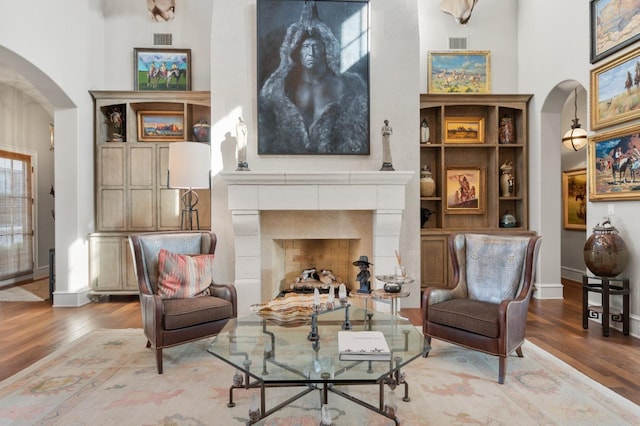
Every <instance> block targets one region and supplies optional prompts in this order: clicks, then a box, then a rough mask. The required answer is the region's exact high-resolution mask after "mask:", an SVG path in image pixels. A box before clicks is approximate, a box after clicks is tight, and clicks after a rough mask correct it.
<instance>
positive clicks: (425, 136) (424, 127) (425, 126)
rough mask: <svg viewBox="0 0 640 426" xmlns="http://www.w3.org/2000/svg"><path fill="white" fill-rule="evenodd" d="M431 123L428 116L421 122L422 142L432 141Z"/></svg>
mask: <svg viewBox="0 0 640 426" xmlns="http://www.w3.org/2000/svg"><path fill="white" fill-rule="evenodd" d="M430 133H431V132H430V130H429V123H428V122H427V119H426V118H423V119H422V121H421V122H420V143H431V139H430V136H431V135H430Z"/></svg>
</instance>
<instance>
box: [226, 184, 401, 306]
mask: <svg viewBox="0 0 640 426" xmlns="http://www.w3.org/2000/svg"><path fill="white" fill-rule="evenodd" d="M413 175H414V172H412V171H351V172H303V171H292V172H284V171H257V172H256V171H247V172H224V173H221V177H222V178H223V179H224V180H225V181H226V183H227V185H228V194H229V210H230V211H231V215H232V222H233V229H234V240H235V253H236V255H235V277H236V278H235V285H236V290H237V292H238V312H239V313H247V312H249V307H250V306H251V305H252V304H256V303H260V302H261V301H262V300H261V297H263V296H264V295H262V294H261V289H262V287H261V272H262V268H263V267H264V265H262V256H261V231H260V211H262V210H270V211H273V210H283V211H296V210H333V211H335V210H340V211H344V210H369V211H372V212H373V229H372V230H371V232H372V241H373V263H374V264H375V265H377V267H378V268H380V269H378V270H391V271H392V270H393V265H394V264H395V262H396V257H395V250H397V249H398V248H399V239H400V228H401V225H402V214H403V212H404V209H405V187H406V184H407V183H408V182H409V180H410V179H411V178H412V177H413Z"/></svg>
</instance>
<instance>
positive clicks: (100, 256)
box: [89, 237, 123, 291]
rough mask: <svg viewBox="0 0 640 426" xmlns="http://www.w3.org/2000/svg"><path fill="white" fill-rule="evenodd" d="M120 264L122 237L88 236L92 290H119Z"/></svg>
mask: <svg viewBox="0 0 640 426" xmlns="http://www.w3.org/2000/svg"><path fill="white" fill-rule="evenodd" d="M122 266H123V265H122V237H90V238H89V276H90V285H91V289H92V290H95V291H107V290H121V289H122V286H123V282H122Z"/></svg>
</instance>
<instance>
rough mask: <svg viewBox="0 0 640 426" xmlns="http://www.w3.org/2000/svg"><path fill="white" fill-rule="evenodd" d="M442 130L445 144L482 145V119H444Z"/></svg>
mask: <svg viewBox="0 0 640 426" xmlns="http://www.w3.org/2000/svg"><path fill="white" fill-rule="evenodd" d="M444 128H445V133H444V141H445V142H446V143H484V118H481V117H446V118H445V119H444Z"/></svg>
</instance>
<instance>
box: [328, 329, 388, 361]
mask: <svg viewBox="0 0 640 426" xmlns="http://www.w3.org/2000/svg"><path fill="white" fill-rule="evenodd" d="M338 352H339V358H340V361H389V360H391V351H390V350H389V345H387V341H386V339H385V338H384V334H382V332H381V331H339V332H338Z"/></svg>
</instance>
